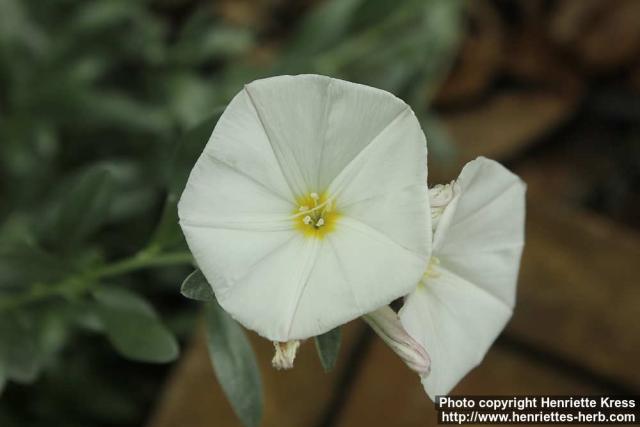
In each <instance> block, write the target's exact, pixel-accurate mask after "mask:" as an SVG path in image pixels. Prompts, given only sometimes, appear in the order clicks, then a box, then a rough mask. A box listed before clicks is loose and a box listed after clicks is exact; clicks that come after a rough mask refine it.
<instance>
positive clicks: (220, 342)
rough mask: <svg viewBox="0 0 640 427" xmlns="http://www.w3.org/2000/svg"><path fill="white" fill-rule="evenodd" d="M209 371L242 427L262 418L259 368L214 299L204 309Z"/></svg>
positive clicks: (241, 334)
mask: <svg viewBox="0 0 640 427" xmlns="http://www.w3.org/2000/svg"><path fill="white" fill-rule="evenodd" d="M205 320H206V327H207V343H208V347H209V356H210V357H211V363H212V364H213V370H214V371H215V373H216V376H217V377H218V381H219V382H220V385H221V386H222V390H223V391H224V393H225V394H226V396H227V398H228V399H229V401H230V402H231V406H232V407H233V410H234V411H235V413H236V415H237V416H238V418H240V420H241V421H242V424H244V425H245V426H246V427H257V426H258V424H260V419H261V417H262V383H261V380H260V371H259V370H258V364H257V363H256V358H255V355H254V353H253V349H252V348H251V345H250V344H249V340H248V339H247V337H246V335H245V334H244V332H243V330H242V328H241V327H240V325H238V323H236V322H235V321H234V320H233V319H232V318H231V317H230V316H229V315H228V314H227V313H226V312H225V311H224V310H223V309H222V308H221V307H220V306H219V305H218V303H217V302H216V301H215V300H214V301H212V302H211V303H209V304H208V305H207V309H206V311H205Z"/></svg>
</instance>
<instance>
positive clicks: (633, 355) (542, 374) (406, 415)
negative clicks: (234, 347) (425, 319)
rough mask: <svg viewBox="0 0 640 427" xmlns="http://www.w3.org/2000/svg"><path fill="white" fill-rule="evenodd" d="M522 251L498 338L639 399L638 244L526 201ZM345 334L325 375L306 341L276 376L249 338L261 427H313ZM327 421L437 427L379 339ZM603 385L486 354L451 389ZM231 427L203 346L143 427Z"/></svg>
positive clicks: (197, 345) (599, 224)
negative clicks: (514, 292) (511, 307)
mask: <svg viewBox="0 0 640 427" xmlns="http://www.w3.org/2000/svg"><path fill="white" fill-rule="evenodd" d="M529 206H530V208H529V211H528V220H527V224H528V225H527V245H526V249H525V253H524V256H523V263H522V271H521V277H520V285H519V295H518V305H517V308H516V311H515V315H514V318H513V319H512V322H511V323H510V325H509V327H508V329H507V333H508V334H511V335H514V336H517V337H518V339H519V340H520V341H523V342H525V343H530V344H532V345H534V346H538V347H541V348H545V349H546V350H548V351H549V352H550V353H551V354H557V355H559V356H561V357H562V358H564V359H566V360H569V361H575V362H576V363H577V364H578V365H579V366H582V367H586V368H588V369H590V370H592V371H593V372H594V374H595V375H602V376H605V377H607V378H612V379H613V380H614V381H619V382H620V383H621V384H623V385H625V386H631V387H635V389H636V390H638V389H640V374H639V373H638V371H637V370H636V369H634V366H635V363H636V362H637V360H640V336H639V335H638V333H637V332H638V327H637V326H634V325H636V324H637V319H638V318H640V311H639V309H640V304H639V303H640V287H639V286H638V281H637V277H640V263H639V262H638V261H639V260H640V238H638V236H636V235H635V234H634V233H632V232H630V231H629V230H625V229H621V228H619V227H617V226H614V225H613V224H612V223H609V222H607V221H605V220H603V219H601V218H597V217H594V216H593V215H589V214H585V213H578V212H576V211H572V210H569V209H568V208H566V209H559V208H557V207H554V209H549V207H548V206H545V205H544V203H542V202H541V201H540V200H535V201H531V200H530V202H529ZM361 328H362V324H361V323H360V322H357V323H352V324H350V325H349V326H348V327H346V328H345V331H346V333H345V337H344V340H343V346H344V347H343V349H342V351H341V355H340V360H339V364H338V367H337V369H336V370H335V371H334V372H333V373H331V374H324V373H323V372H322V368H321V367H320V364H319V361H318V360H317V356H316V354H315V348H314V347H313V345H312V343H311V342H307V343H305V344H304V345H303V346H302V347H301V351H300V354H299V357H298V359H297V360H296V367H295V368H294V369H293V370H292V371H288V372H276V371H274V370H273V369H271V367H270V365H269V362H270V358H271V354H272V347H271V344H270V343H268V342H267V341H265V340H263V339H261V338H259V337H257V336H255V335H252V344H253V345H254V348H255V349H256V352H257V354H258V358H259V361H260V367H261V371H262V374H263V380H264V393H265V412H264V423H263V425H264V426H308V425H311V426H313V425H316V424H317V423H318V422H319V420H320V419H321V418H322V417H324V416H325V413H324V411H325V410H327V407H328V405H329V402H330V401H331V399H332V397H333V396H334V394H335V392H336V390H335V385H336V382H337V381H338V380H339V378H340V376H341V375H344V373H345V366H346V363H347V359H348V355H349V353H350V350H351V349H352V348H353V345H354V343H355V341H356V339H357V337H358V335H359V333H360V331H361V330H362V329H361ZM365 354H366V356H365V357H364V358H363V359H362V360H361V361H360V363H361V366H360V369H359V370H358V373H357V377H356V379H355V381H354V383H353V387H352V389H351V391H350V393H349V394H348V396H346V400H345V402H344V403H343V404H344V406H343V411H342V413H341V414H340V416H339V417H338V419H337V422H338V424H337V425H340V426H351V425H367V426H376V425H389V424H386V423H385V421H383V420H387V421H388V420H391V419H393V424H392V425H406V426H424V425H429V424H427V423H429V422H430V421H429V420H431V421H433V420H435V418H434V417H435V415H434V409H433V405H432V403H431V402H430V401H429V399H428V398H427V397H426V395H425V394H424V391H423V390H422V387H421V385H420V383H419V381H418V378H417V377H416V376H415V375H414V374H413V373H412V372H411V371H409V370H408V369H407V368H406V367H405V366H404V365H403V364H402V362H401V361H400V359H398V358H397V357H396V356H395V355H394V354H393V353H392V352H391V351H390V350H389V349H388V348H386V346H385V345H384V344H383V343H382V342H381V341H380V340H379V339H378V338H377V337H374V338H373V344H372V345H371V348H370V349H369V351H368V352H366V353H365ZM606 391H611V390H607V389H606V387H604V388H603V386H602V385H601V384H598V383H597V382H593V381H591V380H590V379H589V378H587V379H585V380H577V379H576V378H575V375H573V374H571V373H567V372H565V371H564V370H563V369H562V368H558V366H553V365H549V364H548V363H547V362H546V361H544V360H541V361H537V360H536V357H535V356H534V357H527V358H525V357H523V356H522V354H521V353H520V352H518V351H513V349H512V348H510V347H509V346H501V345H499V344H498V345H496V346H494V348H493V349H492V350H491V352H490V353H489V355H488V356H487V358H486V359H485V361H484V362H483V363H482V364H481V366H480V367H478V368H477V369H476V370H474V371H473V372H472V373H471V374H470V375H469V376H468V377H467V378H465V379H464V380H463V382H462V383H461V384H460V385H459V386H458V387H457V388H456V389H455V390H454V393H462V394H467V393H468V394H536V393H541V394H543V393H548V394H566V393H587V394H588V393H591V394H593V393H602V392H606ZM210 425H216V426H236V425H239V424H238V421H237V420H236V419H235V417H234V415H233V413H232V412H231V409H230V407H229V405H228V403H227V402H226V401H225V399H224V396H223V395H222V393H221V390H220V388H219V386H218V385H217V383H216V381H215V378H214V376H213V373H212V370H211V367H210V365H209V360H208V356H207V353H206V348H205V346H204V343H203V340H202V339H201V338H198V339H196V340H195V341H194V344H193V345H192V347H191V348H190V349H189V351H187V352H186V353H185V356H184V357H183V360H182V361H181V362H180V364H179V365H178V367H177V369H176V371H175V372H174V374H173V375H172V378H171V380H170V381H169V383H168V384H167V388H166V391H165V393H164V395H163V398H162V399H161V400H160V402H159V403H158V409H157V411H156V413H155V415H154V417H153V419H152V421H151V422H150V423H149V426H150V427H173V426H176V427H177V426H180V427H204V426H210Z"/></svg>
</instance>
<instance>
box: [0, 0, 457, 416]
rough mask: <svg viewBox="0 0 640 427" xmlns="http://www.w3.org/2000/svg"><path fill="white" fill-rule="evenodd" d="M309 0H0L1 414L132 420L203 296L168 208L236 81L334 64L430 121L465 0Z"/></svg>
mask: <svg viewBox="0 0 640 427" xmlns="http://www.w3.org/2000/svg"><path fill="white" fill-rule="evenodd" d="M261 3H262V4H263V6H264V3H267V5H269V2H261ZM312 3H313V4H311V3H309V4H306V3H305V4H304V6H300V5H298V6H297V7H296V8H295V13H292V14H291V15H294V16H290V17H289V18H288V19H285V20H284V22H280V23H279V24H277V25H276V24H274V23H273V22H266V23H264V24H256V25H254V26H253V27H248V26H243V25H240V24H234V23H232V22H230V21H228V20H226V19H224V17H223V16H222V15H220V14H219V13H218V11H219V8H218V7H217V5H216V4H215V2H211V1H190V0H158V1H154V0H91V1H85V0H47V1H40V0H0V393H2V396H1V398H0V425H2V426H7V427H9V426H41V425H42V426H44V425H47V426H49V425H65V426H82V425H92V426H102V425H105V426H115V425H139V424H140V423H142V422H143V420H144V419H145V416H146V414H147V411H148V409H149V407H150V405H151V404H152V403H153V399H154V398H155V396H156V395H157V393H158V392H159V389H160V386H161V381H162V378H163V376H164V375H165V373H166V365H158V364H159V363H164V362H170V361H172V360H175V358H176V357H177V356H178V353H179V349H178V348H179V344H178V342H179V341H180V340H182V341H184V339H185V338H186V337H188V335H189V333H190V332H191V330H192V329H193V324H194V321H195V317H196V314H197V311H198V310H197V305H195V304H194V303H193V302H189V301H188V300H186V299H184V298H182V297H181V296H180V295H179V286H180V283H181V282H182V280H183V279H184V277H185V276H186V275H187V274H188V273H189V272H190V271H192V270H193V266H192V265H191V262H192V261H191V257H190V255H189V253H188V250H187V248H186V245H185V244H184V241H183V239H182V236H181V233H180V231H179V228H178V227H177V218H176V212H175V204H176V201H177V199H178V197H179V195H180V191H181V189H182V186H183V185H184V182H185V180H186V177H187V176H188V173H189V171H190V169H191V166H192V165H193V162H194V161H195V158H196V157H197V155H198V154H199V152H200V151H201V149H202V147H203V146H204V143H206V140H207V137H208V135H209V134H210V132H211V130H212V128H213V126H214V125H215V121H216V117H217V116H218V115H219V113H220V111H221V109H222V108H224V105H225V104H226V103H227V101H228V100H229V99H230V97H232V96H233V95H234V94H235V93H237V92H238V91H239V90H240V89H241V88H242V85H243V84H244V83H246V82H248V81H251V80H253V79H256V78H260V77H266V76H269V75H274V74H297V73H311V72H312V73H321V74H328V75H332V76H335V77H341V78H345V79H348V80H352V81H356V82H360V83H365V84H369V85H373V86H376V87H381V88H384V89H387V90H389V91H392V92H393V93H395V94H397V95H398V96H400V97H402V98H403V99H405V100H407V102H409V103H410V104H411V105H412V106H413V108H414V110H415V111H416V113H417V114H418V116H419V117H420V118H421V119H422V120H424V121H428V122H429V127H430V128H434V127H437V119H436V118H434V117H433V116H431V114H430V113H429V111H428V108H427V106H428V103H429V99H430V96H431V94H433V91H434V89H435V88H436V87H437V84H438V83H439V82H440V80H441V79H442V76H443V75H444V73H445V71H446V70H447V68H448V67H449V65H450V64H451V61H452V56H453V52H454V51H455V46H456V41H457V35H458V32H459V26H460V12H461V9H462V4H461V2H460V1H452V0H426V1H425V0H406V1H400V2H389V1H386V0H368V1H365V0H329V1H323V2H322V1H319V2H312ZM289 6H290V5H288V3H287V2H277V3H276V2H274V3H273V5H269V7H268V8H267V9H268V10H269V11H270V12H271V13H272V14H274V15H276V14H278V13H279V12H282V9H286V8H287V7H289ZM278 8H280V9H278ZM265 47H268V48H269V49H270V55H267V58H266V59H265V58H263V56H264V55H259V53H260V52H261V51H263V50H264V49H265ZM433 136H434V137H436V138H435V140H433V138H432V140H431V141H430V143H431V144H432V146H433V147H436V148H437V147H443V146H445V144H446V135H444V134H442V133H441V132H436V133H434V135H433ZM433 147H430V148H433ZM437 152H438V151H437V150H436V151H435V153H436V154H437ZM221 244H224V242H221ZM209 317H211V316H209ZM116 354H119V355H120V356H124V358H126V359H129V360H133V361H134V362H128V361H126V359H124V358H122V357H120V356H118V355H116ZM139 362H151V363H154V364H153V365H149V364H144V363H139ZM214 365H215V363H214Z"/></svg>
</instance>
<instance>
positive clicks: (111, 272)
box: [91, 252, 193, 279]
mask: <svg viewBox="0 0 640 427" xmlns="http://www.w3.org/2000/svg"><path fill="white" fill-rule="evenodd" d="M192 260H193V258H192V257H191V254H190V253H188V252H175V253H166V254H161V255H157V256H153V255H149V254H148V253H146V252H140V254H138V255H136V256H134V257H132V258H127V259H125V260H122V261H118V262H116V263H113V264H110V265H107V266H105V267H103V268H101V269H99V270H97V271H95V272H94V273H93V274H92V276H91V277H92V278H95V279H104V278H106V277H113V276H119V275H121V274H125V273H129V272H131V271H135V270H141V269H143V268H148V267H158V266H170V265H181V264H188V263H190V262H191V261H192Z"/></svg>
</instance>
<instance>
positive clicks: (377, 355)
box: [336, 340, 602, 427]
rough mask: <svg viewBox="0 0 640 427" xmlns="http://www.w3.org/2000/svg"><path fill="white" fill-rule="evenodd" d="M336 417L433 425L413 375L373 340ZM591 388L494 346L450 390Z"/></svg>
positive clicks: (342, 422) (352, 422) (361, 422)
mask: <svg viewBox="0 0 640 427" xmlns="http://www.w3.org/2000/svg"><path fill="white" fill-rule="evenodd" d="M361 369H362V371H361V372H360V375H359V376H358V379H357V381H356V382H355V385H354V392H353V393H352V395H351V398H350V400H349V402H348V404H347V405H346V406H345V409H344V412H343V413H342V414H341V416H340V417H339V420H338V423H337V424H336V425H337V426H339V427H350V426H385V425H390V426H416V427H417V426H431V425H436V420H437V416H436V410H435V407H434V404H433V403H432V402H431V401H430V400H429V399H428V398H427V397H426V396H425V393H424V390H423V389H422V385H421V384H420V381H419V379H418V376H417V375H415V374H414V373H413V372H411V371H409V370H408V369H407V368H406V366H404V365H403V364H402V362H401V361H400V360H399V359H398V357H397V356H396V355H395V354H394V353H393V352H392V351H391V350H389V349H388V348H387V347H386V346H385V345H384V344H383V343H382V342H381V341H379V340H376V341H375V343H374V344H373V347H372V349H371V351H370V353H369V356H368V357H367V359H366V361H365V362H364V365H363V366H362V368H361ZM599 392H602V391H601V390H598V389H597V388H595V387H593V386H591V385H589V384H583V383H580V382H577V381H575V380H574V379H572V378H568V377H565V376H563V375H562V373H558V372H554V371H551V370H549V369H548V368H547V367H546V366H545V365H542V364H536V363H532V362H531V361H530V360H528V359H523V358H521V357H519V356H518V355H514V354H513V353H511V352H509V351H505V350H503V349H501V348H500V347H494V348H493V349H492V350H491V351H490V352H489V354H488V355H487V357H486V358H485V360H484V362H483V363H482V364H481V365H480V366H479V367H478V368H476V369H475V370H474V371H472V372H471V374H469V376H467V377H466V378H465V379H464V380H463V381H462V382H461V383H460V384H459V385H458V386H457V387H456V388H455V389H454V390H453V393H454V394H481V395H491V394H494V395H496V394H504V395H511V394H521V395H525V394H571V393H578V394H595V393H599Z"/></svg>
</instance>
